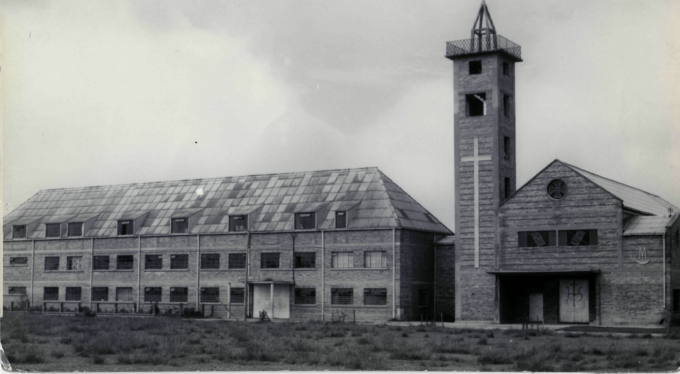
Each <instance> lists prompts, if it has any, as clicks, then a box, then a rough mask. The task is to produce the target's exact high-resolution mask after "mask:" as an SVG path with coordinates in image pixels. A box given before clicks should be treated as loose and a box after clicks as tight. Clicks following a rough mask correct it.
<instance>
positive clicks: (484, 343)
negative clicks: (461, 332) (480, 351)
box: [477, 338, 487, 345]
mask: <svg viewBox="0 0 680 374" xmlns="http://www.w3.org/2000/svg"><path fill="white" fill-rule="evenodd" d="M486 344H487V341H486V338H481V339H479V340H477V345H486Z"/></svg>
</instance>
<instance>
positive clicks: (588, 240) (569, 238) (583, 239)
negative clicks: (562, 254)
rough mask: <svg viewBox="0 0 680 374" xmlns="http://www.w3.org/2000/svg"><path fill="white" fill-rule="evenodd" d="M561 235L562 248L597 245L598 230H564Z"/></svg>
mask: <svg viewBox="0 0 680 374" xmlns="http://www.w3.org/2000/svg"><path fill="white" fill-rule="evenodd" d="M559 235H560V245H561V246H568V247H575V246H580V245H597V230H563V231H560V233H559Z"/></svg>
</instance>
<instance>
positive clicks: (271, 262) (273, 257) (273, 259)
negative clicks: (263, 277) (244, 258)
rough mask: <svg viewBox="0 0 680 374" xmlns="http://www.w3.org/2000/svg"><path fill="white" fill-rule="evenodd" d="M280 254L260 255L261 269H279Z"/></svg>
mask: <svg viewBox="0 0 680 374" xmlns="http://www.w3.org/2000/svg"><path fill="white" fill-rule="evenodd" d="M280 256H281V254H280V253H262V254H261V255H260V268H262V269H278V267H279V257H280Z"/></svg>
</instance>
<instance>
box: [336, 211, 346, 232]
mask: <svg viewBox="0 0 680 374" xmlns="http://www.w3.org/2000/svg"><path fill="white" fill-rule="evenodd" d="M335 228H336V229H346V228H347V212H335Z"/></svg>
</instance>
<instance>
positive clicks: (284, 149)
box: [0, 0, 680, 228]
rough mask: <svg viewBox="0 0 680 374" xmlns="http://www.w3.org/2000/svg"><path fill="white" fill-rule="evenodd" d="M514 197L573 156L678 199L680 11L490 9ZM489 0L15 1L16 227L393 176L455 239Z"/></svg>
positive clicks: (10, 45) (8, 114) (9, 51)
mask: <svg viewBox="0 0 680 374" xmlns="http://www.w3.org/2000/svg"><path fill="white" fill-rule="evenodd" d="M487 4H488V6H489V8H490V11H491V15H492V17H493V20H494V23H495V25H496V29H497V31H498V32H499V33H500V34H501V35H503V36H505V37H507V38H509V39H510V40H512V41H514V42H516V43H518V44H520V45H521V46H522V56H523V58H524V62H523V63H521V64H519V65H518V66H517V70H516V75H517V80H516V85H517V88H516V102H517V145H518V154H517V166H518V174H517V177H518V185H522V184H524V183H525V182H526V181H527V180H528V179H529V178H531V177H532V176H533V175H534V174H536V173H537V172H538V171H540V170H541V169H542V168H543V167H545V166H546V165H547V164H548V163H549V162H550V161H552V160H554V159H556V158H558V159H560V160H563V161H565V162H568V163H571V164H574V165H576V166H579V167H581V168H584V169H586V170H589V171H591V172H594V173H598V174H601V175H603V176H606V177H609V178H612V179H615V180H618V181H620V182H623V183H627V184H630V185H632V186H635V187H639V188H641V189H644V190H646V191H649V192H651V193H654V194H658V195H660V196H662V197H664V198H666V199H667V200H669V201H671V202H673V203H674V204H676V205H678V204H680V146H678V145H679V144H680V107H679V106H678V104H679V103H680V79H679V76H680V73H679V72H680V69H679V67H680V42H679V41H678V38H677V35H679V34H680V30H678V26H677V25H680V2H678V1H674V0H667V1H664V0H655V1H641V0H636V1H630V0H611V1H591V0H588V1H580V0H577V1H573V0H572V1H547V0H531V1H529V0H527V1H501V0H488V2H487ZM478 8H479V1H477V0H470V1H467V0H466V1H462V0H446V1H442V0H440V1H436V0H431V1H416V0H408V1H407V0H383V1H380V0H362V1H351V0H343V1H330V0H315V1H305V0H294V1H285V0H259V1H258V0H255V1H254V0H247V1H227V0H220V1H172V0H170V1H168V0H163V1H64V0H60V1H38V0H36V1H23V0H21V1H19V0H17V1H9V0H1V1H0V11H1V12H2V19H1V20H0V21H1V26H0V36H1V42H2V45H1V47H2V56H1V57H2V60H1V63H2V82H1V83H2V88H1V90H2V91H1V95H2V122H3V123H2V124H3V137H2V140H3V142H2V146H3V153H2V156H3V158H2V163H3V164H2V166H3V174H2V177H3V203H4V204H3V206H4V209H5V213H4V214H6V213H7V212H9V211H11V210H12V209H14V208H16V206H17V205H19V204H21V203H22V202H23V201H25V200H26V199H28V198H29V197H31V196H32V195H33V194H35V193H36V192H37V191H39V190H40V189H47V188H62V187H77V186H90V185H104V184H119V183H136V182H149V181H160V180H174V179H191V178H209V177H223V176H232V175H244V174H261V173H278V172H292V171H306V170H318V169H335V168H350V167H365V166H378V167H379V168H380V169H381V170H382V171H383V172H384V173H385V174H386V175H388V176H389V177H390V178H391V179H393V180H394V181H395V182H396V183H397V184H399V185H400V186H401V187H402V188H404V189H405V190H406V191H407V192H408V193H409V194H411V195H412V196H413V197H414V198H415V199H416V200H417V201H419V202H420V203H421V204H422V205H423V206H425V208H427V209H428V210H430V211H431V212H432V213H433V214H434V215H435V216H437V217H438V218H439V219H440V220H442V221H443V222H444V223H445V224H446V225H447V226H449V227H450V228H453V227H454V219H455V217H454V213H453V212H454V199H453V197H454V194H453V151H454V150H453V104H452V102H453V95H452V93H453V86H452V76H453V72H452V63H451V62H450V61H449V60H447V59H445V58H444V52H445V43H446V41H448V40H458V39H464V38H466V37H468V36H469V32H470V27H471V26H472V23H473V21H474V18H475V16H476V12H477V10H478Z"/></svg>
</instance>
